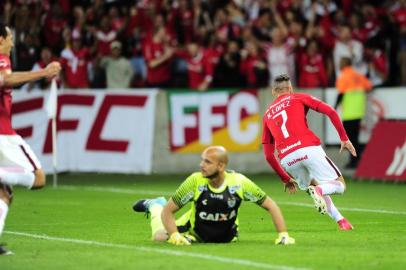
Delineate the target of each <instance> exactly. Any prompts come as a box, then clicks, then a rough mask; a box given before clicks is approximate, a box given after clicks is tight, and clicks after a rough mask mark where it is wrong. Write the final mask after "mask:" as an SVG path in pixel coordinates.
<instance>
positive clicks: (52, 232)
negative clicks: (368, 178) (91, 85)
mask: <svg viewBox="0 0 406 270" xmlns="http://www.w3.org/2000/svg"><path fill="white" fill-rule="evenodd" d="M185 176H186V175H177V176H176V175H168V176H162V175H161V176H158V175H152V176H139V175H106V174H65V175H59V187H58V188H56V189H54V188H53V187H52V184H51V181H49V182H48V186H47V187H46V188H45V189H42V190H38V191H27V190H25V189H23V188H15V192H14V194H15V199H14V202H13V204H12V206H11V208H10V212H9V216H8V219H7V222H6V227H5V232H4V234H3V235H2V236H1V238H0V242H5V243H7V247H8V248H9V249H10V250H12V251H13V252H14V253H15V255H13V256H3V257H0V269H1V270H12V269H24V270H25V269H30V270H35V269H41V270H42V269H57V270H63V269H69V270H71V269H120V270H122V269H137V270H138V269H139V270H144V269H147V270H148V269H165V270H167V269H176V270H182V269H185V270H199V269H202V270H203V269H204V270H209V269H216V270H222V269H233V270H235V269H283V270H299V269H357V270H358V269H385V270H386V269H406V185H402V184H385V183H371V182H356V181H347V192H346V194H344V195H343V196H333V200H334V202H335V204H336V206H337V207H338V208H339V209H340V210H341V212H342V214H343V215H344V216H346V217H347V218H348V219H349V220H350V221H351V223H352V224H353V225H354V226H355V230H354V231H350V232H340V231H338V227H337V225H336V224H335V223H334V222H333V221H332V220H331V219H330V218H329V217H327V216H322V215H320V214H318V213H317V212H316V210H315V209H314V208H312V205H311V204H312V201H311V199H310V197H308V196H307V194H306V193H305V192H299V193H297V194H296V195H289V194H287V193H284V192H283V186H282V184H281V183H280V182H279V181H278V180H277V179H276V178H275V177H271V176H265V175H257V176H250V178H251V179H252V180H254V181H255V182H256V183H257V184H258V185H259V186H260V187H262V188H263V189H264V190H265V191H266V192H267V194H268V195H269V196H270V197H271V198H273V199H274V200H275V201H276V202H277V203H278V204H279V206H280V207H281V209H282V211H283V214H284V216H285V219H286V222H287V225H288V228H289V232H290V234H291V235H292V236H293V237H295V238H296V245H294V246H275V245H273V241H274V239H275V238H276V232H275V229H274V226H273V225H272V222H271V219H270V217H269V216H268V214H267V213H266V211H264V210H263V209H261V208H260V207H257V206H256V205H254V204H251V203H243V206H242V207H241V209H240V216H239V218H240V241H239V242H237V243H231V244H194V245H192V246H189V247H175V246H172V245H169V244H167V243H153V242H152V241H150V237H151V235H150V226H149V220H146V219H145V217H144V216H143V214H140V213H134V212H133V211H132V209H131V206H132V204H133V202H134V201H135V200H137V199H140V198H145V197H156V196H159V195H165V197H167V198H168V197H169V196H170V194H171V193H172V192H173V191H174V189H175V188H176V187H177V186H178V185H179V184H180V183H181V181H183V179H184V177H185ZM48 179H49V180H50V179H51V177H48Z"/></svg>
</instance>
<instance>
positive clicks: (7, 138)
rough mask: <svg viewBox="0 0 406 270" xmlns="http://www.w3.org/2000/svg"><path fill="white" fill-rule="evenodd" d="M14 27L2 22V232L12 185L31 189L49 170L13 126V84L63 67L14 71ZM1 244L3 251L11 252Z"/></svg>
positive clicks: (52, 74)
mask: <svg viewBox="0 0 406 270" xmlns="http://www.w3.org/2000/svg"><path fill="white" fill-rule="evenodd" d="M13 46H14V44H13V35H12V33H11V30H10V28H8V27H7V26H5V25H4V24H0V236H1V233H2V232H3V228H4V223H5V220H6V216H7V213H8V207H9V205H10V203H11V199H12V194H11V187H10V186H13V185H22V186H25V187H27V188H29V189H36V188H41V187H43V186H44V185H45V174H44V172H43V170H42V169H41V164H40V163H39V161H38V159H37V157H36V156H35V154H34V153H33V151H32V150H31V148H30V147H29V145H28V144H27V143H25V142H24V140H23V139H22V138H21V137H20V136H19V135H18V134H17V133H16V132H15V131H14V129H13V128H12V126H11V103H12V102H11V92H12V87H13V86H16V85H20V84H23V83H26V82H30V81H34V80H39V79H42V78H53V77H55V76H56V75H58V73H59V72H60V70H61V66H60V64H59V63H58V62H51V63H49V64H48V65H47V66H46V67H45V68H44V69H40V70H37V71H28V72H15V73H13V72H12V71H11V63H10V52H11V49H12V48H13ZM9 254H12V253H11V252H9V251H7V250H6V249H5V248H4V246H2V245H0V255H9Z"/></svg>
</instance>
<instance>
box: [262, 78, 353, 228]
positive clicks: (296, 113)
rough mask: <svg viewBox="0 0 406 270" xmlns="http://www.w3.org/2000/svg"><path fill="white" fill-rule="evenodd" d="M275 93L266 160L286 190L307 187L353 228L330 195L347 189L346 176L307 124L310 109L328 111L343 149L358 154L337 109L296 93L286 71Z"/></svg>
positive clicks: (266, 123)
mask: <svg viewBox="0 0 406 270" xmlns="http://www.w3.org/2000/svg"><path fill="white" fill-rule="evenodd" d="M272 94H273V95H274V96H275V97H276V99H275V100H274V102H273V103H272V104H271V105H270V106H269V107H268V109H267V110H266V112H265V115H264V118H263V134H262V144H263V148H264V154H265V157H266V160H267V161H268V163H269V164H270V165H271V166H272V168H273V169H274V170H275V172H276V173H277V174H278V175H279V177H280V178H281V179H282V181H283V182H284V183H285V191H286V190H288V191H289V192H290V193H295V192H296V184H298V185H299V188H300V189H302V190H307V192H308V193H309V195H310V196H311V197H312V198H313V200H314V203H315V207H316V208H317V209H318V211H319V212H320V213H322V214H325V213H326V212H327V213H328V214H329V216H330V217H331V218H332V219H334V220H335V221H336V222H337V223H338V225H339V228H340V230H352V229H353V227H352V225H351V224H350V223H349V222H348V220H347V219H345V218H344V217H343V216H342V215H341V213H340V212H339V211H338V209H337V208H336V207H335V206H334V204H333V201H332V200H331V198H330V196H329V195H332V194H343V193H344V190H345V187H346V186H345V181H344V178H343V176H342V175H341V173H340V171H339V170H338V168H337V166H336V165H335V164H334V163H333V162H332V161H331V160H330V158H329V157H328V156H327V155H326V153H325V152H324V150H323V148H322V147H321V142H320V139H319V138H318V137H317V136H316V135H315V134H314V133H313V132H312V131H311V130H310V129H309V128H308V126H307V120H306V114H307V112H308V111H309V109H312V110H315V111H317V112H320V113H323V114H325V115H327V116H328V117H329V118H330V120H331V122H332V123H333V125H334V127H335V128H336V130H337V132H338V134H339V136H340V139H341V149H340V152H341V151H342V150H343V149H344V148H346V149H348V150H349V151H350V153H351V154H352V155H353V156H356V151H355V149H354V147H353V145H352V143H351V142H350V141H349V140H348V137H347V134H346V132H345V129H344V127H343V125H342V123H341V121H340V118H339V116H338V114H337V112H336V111H335V110H334V109H333V108H332V107H330V106H329V105H327V104H326V103H324V102H322V101H320V100H318V99H317V98H315V97H313V96H311V95H308V94H303V93H293V88H292V84H291V82H290V78H289V76H288V75H286V74H283V75H280V76H277V77H276V78H275V80H274V85H273V88H272ZM275 147H276V149H277V151H278V154H279V158H280V163H281V165H282V167H283V168H284V169H285V170H286V171H287V172H288V173H289V174H290V175H291V176H292V177H290V176H289V175H288V174H287V173H286V172H285V170H284V169H283V168H282V167H281V165H280V164H279V163H278V161H277V160H276V158H275V155H274V150H275Z"/></svg>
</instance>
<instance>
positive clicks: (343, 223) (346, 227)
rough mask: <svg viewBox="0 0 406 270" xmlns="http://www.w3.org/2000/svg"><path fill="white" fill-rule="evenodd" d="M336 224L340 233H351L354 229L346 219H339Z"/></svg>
mask: <svg viewBox="0 0 406 270" xmlns="http://www.w3.org/2000/svg"><path fill="white" fill-rule="evenodd" d="M337 224H338V227H339V228H340V231H351V230H353V229H354V227H353V226H352V225H351V223H350V222H349V221H348V220H347V219H346V218H343V219H340V220H339V221H337Z"/></svg>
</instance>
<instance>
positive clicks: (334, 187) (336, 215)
mask: <svg viewBox="0 0 406 270" xmlns="http://www.w3.org/2000/svg"><path fill="white" fill-rule="evenodd" d="M309 155H310V157H311V158H309V160H308V161H306V164H307V166H308V168H309V171H310V173H311V175H312V177H313V178H314V179H315V180H313V181H312V185H313V186H314V187H313V188H309V191H310V190H313V191H314V192H315V193H317V194H318V196H322V197H323V198H324V201H325V202H326V206H327V213H328V215H329V216H330V217H331V218H332V219H333V220H334V221H336V222H337V223H338V225H339V228H340V229H341V230H350V229H352V228H353V227H352V225H351V224H350V223H349V222H348V220H346V219H345V218H344V217H343V216H342V215H341V213H340V211H338V209H337V207H336V206H335V205H334V203H333V201H332V199H331V197H330V196H329V195H331V194H343V193H344V191H345V188H346V185H345V180H344V178H343V176H342V175H341V173H340V171H339V170H338V168H337V166H336V165H335V164H334V163H333V162H332V161H331V160H330V159H329V158H328V157H327V155H326V154H325V152H324V150H323V149H322V148H321V147H317V148H314V149H312V151H310V154H309Z"/></svg>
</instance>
